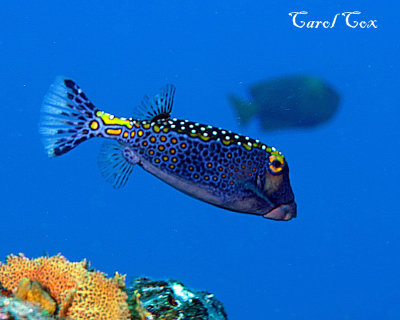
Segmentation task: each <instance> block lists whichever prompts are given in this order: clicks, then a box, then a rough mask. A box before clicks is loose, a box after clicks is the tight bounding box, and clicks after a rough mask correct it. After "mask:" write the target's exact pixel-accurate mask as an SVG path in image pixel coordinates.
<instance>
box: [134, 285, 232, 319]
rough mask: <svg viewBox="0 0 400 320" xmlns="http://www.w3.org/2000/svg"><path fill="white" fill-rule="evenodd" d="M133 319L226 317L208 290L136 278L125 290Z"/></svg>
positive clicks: (223, 310)
mask: <svg viewBox="0 0 400 320" xmlns="http://www.w3.org/2000/svg"><path fill="white" fill-rule="evenodd" d="M128 295H129V300H128V303H129V307H130V310H131V314H132V320H148V319H151V320H179V319H191V320H226V319H228V317H227V314H226V312H225V309H224V307H223V305H222V303H221V302H219V301H218V300H217V299H215V298H214V295H213V294H210V293H207V292H195V291H192V290H190V289H188V288H187V287H185V286H184V285H183V284H181V283H179V282H177V281H173V280H166V281H152V280H149V279H147V278H138V279H136V280H135V281H134V283H133V286H132V287H130V288H129V289H128Z"/></svg>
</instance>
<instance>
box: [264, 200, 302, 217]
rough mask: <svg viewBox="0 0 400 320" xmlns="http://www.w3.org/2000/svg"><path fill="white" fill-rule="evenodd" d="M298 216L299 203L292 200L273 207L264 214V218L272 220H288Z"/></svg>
mask: <svg viewBox="0 0 400 320" xmlns="http://www.w3.org/2000/svg"><path fill="white" fill-rule="evenodd" d="M296 216H297V204H296V202H294V201H292V202H289V203H284V204H281V205H280V206H279V207H276V208H274V209H272V210H271V211H269V212H267V213H266V214H264V215H263V217H264V218H267V219H272V220H281V221H288V220H290V219H292V218H296Z"/></svg>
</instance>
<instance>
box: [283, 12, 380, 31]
mask: <svg viewBox="0 0 400 320" xmlns="http://www.w3.org/2000/svg"><path fill="white" fill-rule="evenodd" d="M359 14H361V12H360V11H352V12H342V13H337V14H335V16H334V17H333V19H332V21H328V20H325V21H322V20H308V21H303V20H300V19H301V16H303V17H304V16H305V15H308V12H307V11H299V12H290V13H289V16H291V17H293V19H292V20H293V21H292V22H293V25H294V26H295V27H296V28H304V27H306V28H309V29H317V28H319V27H322V28H325V29H328V28H329V29H331V28H333V27H334V26H335V24H336V21H337V20H338V19H340V18H341V16H343V17H344V21H345V23H346V25H347V26H348V27H350V28H353V29H355V28H361V29H369V28H374V29H377V28H378V20H367V21H366V20H361V21H360V20H352V19H354V16H356V15H359ZM299 15H300V16H299ZM298 16H299V17H298ZM342 19H343V18H342Z"/></svg>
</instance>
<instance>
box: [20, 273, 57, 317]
mask: <svg viewBox="0 0 400 320" xmlns="http://www.w3.org/2000/svg"><path fill="white" fill-rule="evenodd" d="M15 297H16V298H19V299H22V300H26V301H29V302H34V303H37V304H38V305H39V306H40V307H41V309H43V310H45V311H47V312H48V313H49V314H54V313H55V312H56V308H57V303H56V302H55V301H54V299H53V298H52V297H51V296H50V295H49V293H48V292H47V291H45V290H44V289H43V287H42V285H41V284H40V283H39V282H37V281H33V282H32V281H31V280H29V279H28V278H22V280H21V281H20V282H19V284H18V287H17V291H16V293H15Z"/></svg>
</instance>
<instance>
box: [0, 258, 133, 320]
mask: <svg viewBox="0 0 400 320" xmlns="http://www.w3.org/2000/svg"><path fill="white" fill-rule="evenodd" d="M23 278H27V280H23ZM124 279H125V276H121V275H119V274H118V273H117V274H116V275H115V277H114V278H112V279H109V278H107V277H106V276H105V275H104V274H103V273H100V272H94V271H88V270H87V263H86V261H85V260H84V261H81V262H74V263H72V262H69V261H68V260H67V259H65V258H64V257H63V256H61V255H57V256H53V257H40V258H37V259H32V260H30V259H28V258H26V257H25V256H23V255H22V254H20V255H19V256H15V255H10V256H9V257H8V258H7V263H6V264H2V265H0V283H1V285H2V286H3V287H4V288H5V289H7V290H10V291H12V292H15V293H17V292H18V285H19V284H20V283H21V285H20V292H19V294H20V295H21V296H25V299H27V297H28V293H29V294H30V298H29V299H28V300H31V301H36V300H35V299H41V298H39V297H40V294H41V293H43V292H46V290H48V291H49V293H50V295H51V297H52V298H53V299H54V300H55V301H56V302H57V305H58V307H59V312H58V316H59V317H67V318H69V319H71V320H81V319H85V320H92V319H93V320H108V319H110V320H128V319H129V318H130V315H129V309H128V304H127V301H126V300H127V295H126V293H125V292H124V291H123V290H122V289H121V287H123V286H124V284H125V283H124ZM21 280H23V281H22V282H21ZM31 281H32V284H31V285H30V282H31ZM35 282H38V283H40V285H41V287H38V284H35V285H34V288H32V286H33V283H35ZM42 287H43V288H44V289H43V288H42ZM33 289H34V290H33ZM39 292H41V293H39ZM17 294H18V293H17ZM43 295H44V293H43ZM33 296H35V297H36V298H33Z"/></svg>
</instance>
